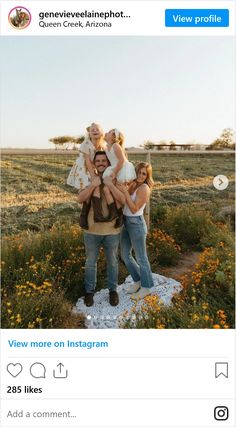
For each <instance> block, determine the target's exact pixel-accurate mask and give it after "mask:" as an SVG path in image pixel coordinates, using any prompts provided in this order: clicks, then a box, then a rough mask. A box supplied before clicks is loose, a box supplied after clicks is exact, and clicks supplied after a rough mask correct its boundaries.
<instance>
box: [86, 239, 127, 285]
mask: <svg viewBox="0 0 236 427" xmlns="http://www.w3.org/2000/svg"><path fill="white" fill-rule="evenodd" d="M119 240H120V234H114V235H113V234H109V235H107V236H100V235H98V234H90V233H86V232H85V233H84V244H85V251H86V262H85V292H86V293H94V291H95V287H96V283H97V260H98V256H99V249H100V248H101V247H103V249H104V253H105V257H106V265H107V287H108V289H109V291H115V290H116V287H117V282H118V247H119Z"/></svg>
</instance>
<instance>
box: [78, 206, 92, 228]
mask: <svg viewBox="0 0 236 427" xmlns="http://www.w3.org/2000/svg"><path fill="white" fill-rule="evenodd" d="M90 207H91V202H88V203H87V202H84V203H83V206H82V210H81V213H80V218H79V225H80V227H81V228H83V229H84V230H88V228H89V227H88V214H89V210H90Z"/></svg>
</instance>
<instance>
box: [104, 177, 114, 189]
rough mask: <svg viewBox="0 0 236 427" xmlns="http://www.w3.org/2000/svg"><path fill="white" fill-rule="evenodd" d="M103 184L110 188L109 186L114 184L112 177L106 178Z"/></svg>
mask: <svg viewBox="0 0 236 427" xmlns="http://www.w3.org/2000/svg"><path fill="white" fill-rule="evenodd" d="M103 182H104V184H105V185H107V187H109V185H111V184H113V182H112V177H111V176H105V178H104V179H103Z"/></svg>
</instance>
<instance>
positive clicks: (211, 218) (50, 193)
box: [2, 150, 234, 328]
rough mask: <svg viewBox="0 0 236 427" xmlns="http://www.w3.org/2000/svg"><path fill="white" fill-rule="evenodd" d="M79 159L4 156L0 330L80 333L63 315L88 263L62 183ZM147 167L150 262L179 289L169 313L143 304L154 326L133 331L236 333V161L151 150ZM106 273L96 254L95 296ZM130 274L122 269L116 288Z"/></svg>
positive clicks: (73, 201) (72, 196) (139, 157)
mask: <svg viewBox="0 0 236 427" xmlns="http://www.w3.org/2000/svg"><path fill="white" fill-rule="evenodd" d="M75 158H76V153H75V152H64V153H61V152H58V153H57V152H56V151H53V150H51V151H50V152H47V151H46V150H45V151H44V152H43V153H40V152H37V153H36V151H35V152H34V150H31V151H30V152H29V151H24V150H22V151H20V150H18V151H16V152H14V150H8V151H7V150H3V151H2V280H3V291H2V292H3V299H2V304H3V305H2V309H3V310H2V311H3V327H6V328H22V327H23V328H38V327H43V328H49V327H54V328H63V327H65V328H73V327H83V319H80V318H78V317H76V316H74V315H72V314H70V315H68V313H71V308H72V305H73V304H74V303H75V302H76V300H77V298H78V297H79V296H81V295H83V272H84V262H85V254H84V247H83V239H82V233H81V230H80V228H79V226H78V218H79V213H80V206H79V205H78V202H77V195H76V191H75V190H74V189H73V188H71V187H68V186H67V185H66V183H65V181H66V177H67V175H68V173H69V170H70V168H71V166H72V164H73V162H74V160H75ZM129 160H130V161H132V162H134V163H137V162H139V161H145V160H146V153H142V152H141V153H138V154H132V153H129ZM151 163H152V166H153V175H154V179H155V187H154V190H153V193H152V198H151V209H150V210H151V221H150V232H149V238H148V252H149V257H150V261H151V264H152V268H153V271H161V272H163V274H164V273H166V274H170V273H171V274H173V275H175V277H176V278H177V279H178V280H181V283H182V285H183V291H182V292H181V293H180V295H179V296H178V297H176V300H175V301H174V306H173V307H172V308H171V309H170V308H168V309H167V308H162V309H161V310H160V307H159V303H158V301H155V304H154V303H153V301H152V302H150V304H149V302H148V301H147V303H146V304H147V306H148V310H149V312H150V319H148V316H147V317H146V318H145V319H144V318H140V321H139V322H137V325H136V327H137V328H139V327H140V328H142V327H145V328H148V327H151V328H203V327H206V328H230V327H233V324H234V321H233V319H234V315H233V310H234V303H233V284H232V283H233V254H234V246H233V206H234V154H233V153H232V152H225V153H199V152H198V153H197V152H195V153H191V152H189V153H174V154H172V153H159V152H157V153H154V154H152V155H151ZM219 174H221V175H226V176H227V177H228V179H229V186H228V188H227V189H226V190H224V191H218V190H216V189H215V188H214V186H213V184H212V180H213V177H214V176H215V175H219ZM185 259H188V260H190V261H191V259H192V260H193V262H192V264H191V262H190V267H191V271H188V272H185V271H182V270H181V274H182V273H184V274H183V275H182V276H181V274H180V270H178V266H179V265H180V263H181V260H182V261H183V260H185ZM196 260H197V262H196V263H194V261H196ZM105 271H106V268H105V263H104V260H103V257H101V259H100V261H99V278H98V289H101V288H102V287H105V281H104V278H105V275H106V273H105ZM185 273H186V274H185ZM126 276H127V271H125V268H124V266H123V265H122V264H120V283H122V281H123V280H124V278H125V277H126ZM180 276H181V277H180ZM153 319H155V320H153ZM153 322H154V323H153ZM124 327H130V325H129V323H127V324H126V325H124Z"/></svg>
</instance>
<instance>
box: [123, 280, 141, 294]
mask: <svg viewBox="0 0 236 427" xmlns="http://www.w3.org/2000/svg"><path fill="white" fill-rule="evenodd" d="M140 288H141V282H134V283H132V284H131V285H129V286H128V287H127V288H126V293H127V294H134V293H135V292H138V290H139V289H140Z"/></svg>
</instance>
